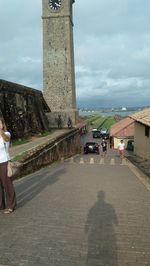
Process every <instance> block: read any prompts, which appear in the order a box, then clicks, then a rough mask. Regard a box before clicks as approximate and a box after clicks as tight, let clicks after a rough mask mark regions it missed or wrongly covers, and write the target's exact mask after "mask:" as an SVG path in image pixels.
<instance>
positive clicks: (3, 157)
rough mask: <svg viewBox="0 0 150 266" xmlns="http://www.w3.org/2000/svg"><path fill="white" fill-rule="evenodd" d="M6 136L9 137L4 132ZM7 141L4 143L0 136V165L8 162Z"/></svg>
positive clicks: (7, 133)
mask: <svg viewBox="0 0 150 266" xmlns="http://www.w3.org/2000/svg"><path fill="white" fill-rule="evenodd" d="M5 134H6V135H7V136H11V135H10V133H9V132H8V131H7V132H5ZM9 144H10V142H9V141H5V140H4V139H3V138H2V137H1V136H0V163H4V162H7V161H9V160H10V156H9V152H8V148H9Z"/></svg>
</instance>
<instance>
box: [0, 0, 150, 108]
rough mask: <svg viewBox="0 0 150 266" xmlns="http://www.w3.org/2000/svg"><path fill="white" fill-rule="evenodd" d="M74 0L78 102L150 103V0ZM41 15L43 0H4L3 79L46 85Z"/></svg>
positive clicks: (0, 31) (0, 20) (0, 8)
mask: <svg viewBox="0 0 150 266" xmlns="http://www.w3.org/2000/svg"><path fill="white" fill-rule="evenodd" d="M64 1H65V0H64ZM73 6H74V8H73V11H74V12H73V13H74V50H75V69H76V94H77V103H78V106H80V107H81V106H82V107H86V106H87V107H89V106H91V107H92V106H96V107H108V106H111V107H114V106H144V105H150V15H149V12H150V1H149V0H142V1H141V0H92V1H91V0H75V3H74V5H73ZM41 16H42V0H26V1H25V0H0V79H5V80H9V81H12V82H16V83H20V84H23V85H25V86H29V87H32V88H36V89H39V90H42V19H41Z"/></svg>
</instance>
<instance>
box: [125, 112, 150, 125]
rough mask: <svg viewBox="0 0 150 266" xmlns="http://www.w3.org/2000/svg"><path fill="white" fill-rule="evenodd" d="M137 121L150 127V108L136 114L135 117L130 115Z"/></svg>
mask: <svg viewBox="0 0 150 266" xmlns="http://www.w3.org/2000/svg"><path fill="white" fill-rule="evenodd" d="M130 117H131V118H133V119H134V120H135V121H137V122H139V123H141V124H144V125H146V126H150V108H146V109H144V110H142V111H140V112H136V113H135V114H133V115H130Z"/></svg>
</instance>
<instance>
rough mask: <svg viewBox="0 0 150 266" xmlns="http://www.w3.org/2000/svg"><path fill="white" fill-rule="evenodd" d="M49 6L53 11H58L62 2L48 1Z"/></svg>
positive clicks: (58, 0) (56, 0) (57, 0)
mask: <svg viewBox="0 0 150 266" xmlns="http://www.w3.org/2000/svg"><path fill="white" fill-rule="evenodd" d="M48 4H49V6H50V7H51V9H53V10H58V9H59V8H60V7H61V4H62V0H48Z"/></svg>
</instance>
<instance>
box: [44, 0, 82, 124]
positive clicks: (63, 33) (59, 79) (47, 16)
mask: <svg viewBox="0 0 150 266" xmlns="http://www.w3.org/2000/svg"><path fill="white" fill-rule="evenodd" d="M56 2H57V1H56ZM73 2H74V1H72V0H62V4H61V7H60V8H59V9H58V10H53V9H52V8H51V7H50V6H49V0H43V16H42V18H43V94H44V98H45V100H46V102H47V104H48V105H49V107H50V109H51V113H50V114H49V120H50V124H51V125H52V126H54V127H55V126H57V118H58V116H59V115H61V118H62V125H63V126H64V127H65V126H66V125H67V120H68V117H70V118H71V119H72V122H73V124H76V119H77V110H76V92H75V70H74V43H73V21H72V4H73Z"/></svg>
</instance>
